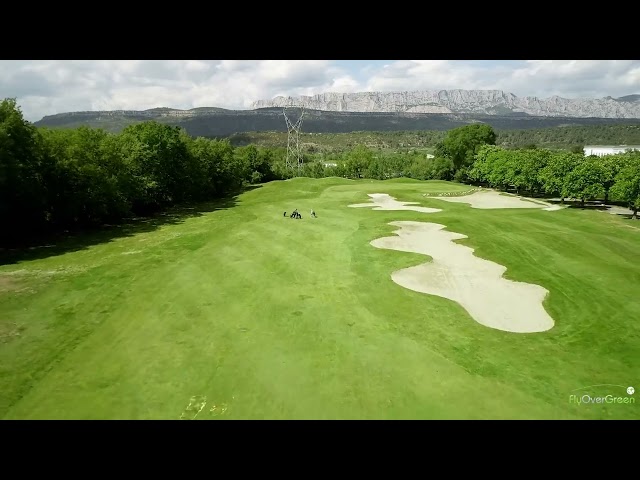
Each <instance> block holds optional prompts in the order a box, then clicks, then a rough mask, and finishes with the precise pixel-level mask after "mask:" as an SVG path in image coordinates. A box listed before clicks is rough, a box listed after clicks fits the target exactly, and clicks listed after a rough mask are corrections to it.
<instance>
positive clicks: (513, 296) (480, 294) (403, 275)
mask: <svg viewBox="0 0 640 480" xmlns="http://www.w3.org/2000/svg"><path fill="white" fill-rule="evenodd" d="M390 225H393V226H397V227H400V230H396V231H395V232H394V233H395V234H397V236H393V237H384V238H379V239H376V240H373V241H372V242H371V245H373V246H374V247H377V248H384V249H390V250H399V251H402V252H414V253H422V254H425V255H429V256H431V257H432V258H433V261H432V262H429V263H425V264H422V265H418V266H415V267H409V268H405V269H402V270H398V271H396V272H393V274H392V275H391V278H392V280H393V281H394V282H396V283H397V284H398V285H400V286H403V287H405V288H408V289H410V290H414V291H416V292H422V293H428V294H431V295H437V296H439V297H444V298H448V299H450V300H453V301H455V302H458V303H459V304H460V305H461V306H462V307H463V308H464V309H465V310H467V312H469V314H470V315H471V317H473V318H474V319H475V320H476V321H477V322H478V323H480V324H482V325H485V326H487V327H491V328H495V329H498V330H504V331H507V332H517V333H533V332H544V331H546V330H549V329H551V328H552V327H553V325H554V321H553V319H552V318H551V317H550V316H549V314H548V313H547V312H546V311H545V309H544V308H543V307H542V302H543V300H544V298H545V296H546V295H547V293H548V291H547V290H546V289H545V288H543V287H540V286H538V285H533V284H529V283H522V282H514V281H511V280H507V279H505V278H502V274H503V273H504V272H505V271H506V268H505V267H503V266H502V265H498V264H497V263H493V262H490V261H488V260H483V259H481V258H478V257H476V256H474V255H473V249H472V248H469V247H466V246H463V245H459V244H456V243H453V242H452V240H455V239H459V238H467V236H466V235H462V234H460V233H454V232H448V231H446V230H443V229H444V228H446V227H445V226H444V225H440V224H437V223H425V222H391V223H390Z"/></svg>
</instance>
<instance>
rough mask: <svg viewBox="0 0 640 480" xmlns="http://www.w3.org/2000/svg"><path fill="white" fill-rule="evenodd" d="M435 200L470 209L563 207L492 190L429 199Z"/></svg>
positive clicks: (557, 208) (548, 208) (555, 208)
mask: <svg viewBox="0 0 640 480" xmlns="http://www.w3.org/2000/svg"><path fill="white" fill-rule="evenodd" d="M429 198H433V199H435V200H444V201H445V202H454V203H468V204H470V205H471V208H482V209H490V208H539V209H541V210H546V211H554V210H561V209H563V208H565V207H563V206H560V205H553V204H552V203H547V202H543V201H541V200H533V199H525V198H524V197H517V196H512V195H500V193H499V192H496V191H494V190H484V191H481V192H475V193H472V194H471V195H463V196H460V197H429Z"/></svg>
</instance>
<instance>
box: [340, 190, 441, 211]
mask: <svg viewBox="0 0 640 480" xmlns="http://www.w3.org/2000/svg"><path fill="white" fill-rule="evenodd" d="M369 197H371V201H370V202H369V203H356V204H353V205H349V206H350V207H353V208H363V207H374V208H373V209H374V210H413V211H415V212H422V213H436V212H441V211H442V210H441V209H440V208H429V207H416V206H414V205H416V204H418V202H399V201H398V200H396V199H395V198H393V197H391V196H389V195H387V194H386V193H370V194H369Z"/></svg>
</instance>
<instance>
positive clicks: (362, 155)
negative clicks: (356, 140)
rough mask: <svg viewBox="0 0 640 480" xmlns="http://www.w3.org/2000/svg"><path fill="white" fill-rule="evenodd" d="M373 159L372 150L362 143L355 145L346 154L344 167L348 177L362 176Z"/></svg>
mask: <svg viewBox="0 0 640 480" xmlns="http://www.w3.org/2000/svg"><path fill="white" fill-rule="evenodd" d="M372 161H373V152H372V151H371V150H369V149H368V148H367V147H365V146H364V145H362V144H359V145H356V147H355V148H353V149H352V150H351V151H349V152H348V153H347V155H346V158H345V161H344V168H345V171H346V174H347V175H348V176H350V177H354V178H360V177H364V175H365V173H366V171H367V169H368V168H369V166H370V165H371V162H372Z"/></svg>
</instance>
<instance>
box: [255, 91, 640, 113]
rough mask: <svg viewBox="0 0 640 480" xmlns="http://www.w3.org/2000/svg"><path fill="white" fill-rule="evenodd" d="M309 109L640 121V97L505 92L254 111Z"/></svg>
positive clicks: (368, 95) (328, 96) (336, 98)
mask: <svg viewBox="0 0 640 480" xmlns="http://www.w3.org/2000/svg"><path fill="white" fill-rule="evenodd" d="M290 105H304V106H305V107H306V108H309V109H314V110H325V111H331V112H404V113H471V114H484V115H501V116H504V115H522V114H527V115H535V116H544V117H582V118H586V117H598V118H640V95H627V96H626V97H620V98H617V99H616V98H612V97H605V98H576V99H569V98H562V97H558V96H553V97H550V98H544V99H542V98H537V97H517V96H515V95H514V94H512V93H506V92H503V91H502V90H439V91H436V90H428V91H417V92H384V93H383V92H360V93H321V94H318V95H314V96H312V97H308V96H302V97H276V98H274V99H272V100H258V101H257V102H254V103H253V105H252V107H253V108H267V107H284V106H290Z"/></svg>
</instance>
